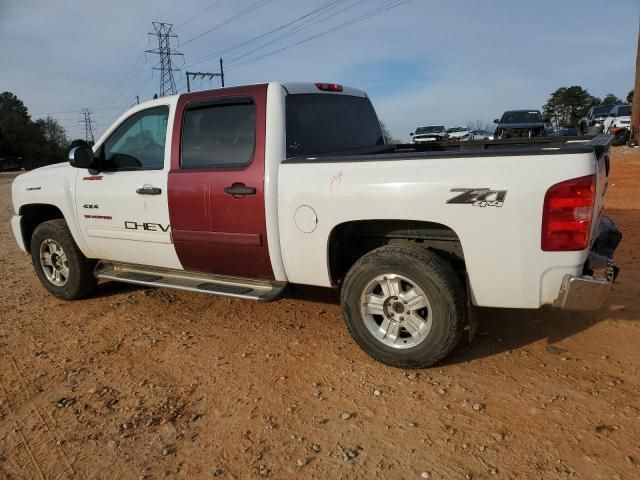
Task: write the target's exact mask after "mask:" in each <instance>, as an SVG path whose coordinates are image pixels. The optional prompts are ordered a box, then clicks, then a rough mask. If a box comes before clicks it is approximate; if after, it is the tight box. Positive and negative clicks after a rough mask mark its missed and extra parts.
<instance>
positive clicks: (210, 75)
mask: <svg viewBox="0 0 640 480" xmlns="http://www.w3.org/2000/svg"><path fill="white" fill-rule="evenodd" d="M186 75H187V92H190V91H191V83H190V82H189V77H193V78H194V80H195V79H196V78H200V79H204V78H208V79H209V85H211V80H213V79H214V78H219V79H220V81H221V83H222V87H224V68H223V66H222V57H221V58H220V72H189V71H187V72H186Z"/></svg>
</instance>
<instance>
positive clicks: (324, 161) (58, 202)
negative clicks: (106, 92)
mask: <svg viewBox="0 0 640 480" xmlns="http://www.w3.org/2000/svg"><path fill="white" fill-rule="evenodd" d="M609 141H610V136H607V135H601V136H598V137H595V138H593V139H582V140H580V141H575V140H572V141H565V140H562V139H561V138H541V139H534V140H532V139H520V140H518V141H514V140H505V141H499V142H490V141H478V142H475V141H471V142H465V143H464V144H451V143H450V142H445V143H440V142H432V143H427V144H423V145H417V144H412V145H385V144H384V141H383V135H382V132H381V129H380V124H379V121H378V119H377V117H376V114H375V111H374V109H373V107H372V105H371V102H370V101H369V99H368V97H367V95H366V94H365V93H364V92H362V91H360V90H356V89H354V88H348V87H343V86H341V85H338V84H327V83H316V84H313V83H310V84H306V83H304V84H303V83H269V84H262V85H250V86H243V87H233V88H224V89H220V90H210V91H203V92H196V93H187V94H181V95H176V96H171V97H165V98H160V99H157V100H153V101H150V102H146V103H143V104H140V105H137V106H135V107H134V108H132V109H130V110H129V111H128V112H126V113H125V114H123V115H122V116H121V117H120V118H119V119H118V120H117V121H116V122H115V123H114V125H113V126H112V127H110V128H109V129H108V130H107V131H106V132H105V134H104V135H103V136H102V137H101V138H100V139H99V140H98V142H97V143H96V144H95V145H94V146H93V148H92V149H91V148H89V147H82V146H81V147H77V148H75V149H73V150H72V151H71V152H70V160H69V163H65V164H58V165H51V166H48V167H44V168H40V169H37V170H34V171H32V172H29V173H25V174H23V175H20V176H19V177H17V178H16V179H15V181H14V182H13V192H12V193H13V203H14V209H15V215H14V216H13V219H12V227H13V231H14V234H15V238H16V240H17V242H18V244H19V246H20V248H21V249H22V250H23V251H25V252H28V253H30V254H31V257H32V260H33V265H34V267H35V271H36V273H37V275H38V277H39V278H40V280H41V281H42V284H43V285H44V286H45V288H46V289H47V290H49V291H50V292H51V293H52V294H53V295H55V296H57V297H59V298H63V299H66V300H72V299H77V298H81V297H84V296H86V295H88V294H90V293H91V292H92V291H93V290H94V288H95V287H96V284H97V282H98V280H100V279H104V280H113V281H120V282H129V283H134V284H139V285H146V286H156V287H166V288H176V289H182V290H188V291H193V292H201V293H204V294H214V295H226V296H230V297H236V298H245V299H254V300H262V301H266V300H272V299H275V298H276V297H277V296H278V295H279V294H280V293H281V292H282V290H283V289H284V288H285V286H286V285H287V284H288V283H297V284H308V285H317V286H323V287H339V288H341V303H342V307H343V311H344V316H345V319H346V324H347V327H348V329H349V331H350V332H351V334H352V335H353V337H354V339H355V340H356V341H357V342H358V344H360V345H361V346H362V347H363V348H364V349H365V350H366V351H367V352H368V353H369V354H371V355H372V356H373V357H374V358H376V359H378V360H380V361H382V362H385V363H388V364H391V365H396V366H403V367H423V366H428V365H432V364H433V363H435V362H438V361H439V360H441V359H442V358H444V357H445V356H446V355H447V354H448V353H449V352H450V351H451V350H452V349H453V347H454V346H455V345H456V343H457V342H458V341H459V339H460V337H461V335H462V333H463V331H464V330H465V329H467V328H468V327H470V325H469V318H470V317H473V316H472V315H469V314H468V312H469V310H470V309H472V308H473V307H474V306H486V307H509V308H513V307H516V308H539V307H541V306H543V305H553V306H556V307H559V308H567V309H596V308H598V307H600V305H601V304H602V303H603V301H604V298H605V296H606V294H607V291H608V289H609V286H610V284H611V282H613V280H614V278H615V275H616V274H617V269H616V268H615V267H614V265H613V263H612V260H611V258H612V256H613V251H614V250H615V248H616V246H617V244H618V242H619V240H620V234H619V232H618V231H617V229H616V228H615V226H614V225H613V223H612V222H611V221H610V220H609V219H608V218H607V217H606V216H604V215H603V206H604V194H605V191H606V187H607V175H608V170H609V155H608V151H609ZM471 326H472V325H471Z"/></svg>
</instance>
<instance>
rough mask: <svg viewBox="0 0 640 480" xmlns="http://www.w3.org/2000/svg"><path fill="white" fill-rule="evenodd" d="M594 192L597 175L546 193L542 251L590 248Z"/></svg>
mask: <svg viewBox="0 0 640 480" xmlns="http://www.w3.org/2000/svg"><path fill="white" fill-rule="evenodd" d="M595 191H596V177H595V175H589V176H587V177H580V178H574V179H572V180H567V181H566V182H561V183H557V184H555V185H553V186H552V187H551V188H550V189H549V190H547V194H546V195H545V196H544V210H543V212H542V250H544V251H547V252H555V251H569V250H584V249H585V248H587V247H588V246H589V232H590V231H591V220H592V217H593V203H594V198H595Z"/></svg>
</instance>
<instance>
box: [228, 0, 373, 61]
mask: <svg viewBox="0 0 640 480" xmlns="http://www.w3.org/2000/svg"><path fill="white" fill-rule="evenodd" d="M365 1H366V0H358V1H357V2H355V3H352V4H351V5H348V6H346V7H345V8H343V9H341V10H338V11H337V12H332V13H330V14H329V15H325V16H324V17H323V18H319V19H316V18H314V19H309V20H307V21H306V22H304V23H303V24H302V25H299V26H298V27H296V28H295V29H293V30H291V31H289V32H285V33H283V34H282V35H279V36H277V37H276V38H273V39H271V40H270V41H268V42H266V43H263V44H262V45H260V46H258V47H256V48H254V49H253V50H250V51H248V52H245V53H243V54H241V55H238V56H237V57H234V58H232V59H231V60H230V61H231V62H237V61H238V60H240V59H241V58H245V57H247V56H249V55H251V54H252V53H255V52H257V51H258V50H262V49H263V48H265V47H268V46H269V45H273V44H274V43H276V42H278V41H280V40H283V39H285V38H288V37H291V36H292V35H295V34H296V33H299V32H301V31H303V30H306V29H308V28H312V27H315V26H316V25H318V24H320V23H322V22H324V21H326V20H329V19H330V18H333V17H335V16H336V15H340V14H341V13H344V12H346V11H347V10H350V9H352V8H353V7H356V6H358V5H360V4H361V3H364V2H365ZM324 13H325V14H326V13H327V12H324ZM321 16H322V15H319V17H321ZM312 20H316V21H312Z"/></svg>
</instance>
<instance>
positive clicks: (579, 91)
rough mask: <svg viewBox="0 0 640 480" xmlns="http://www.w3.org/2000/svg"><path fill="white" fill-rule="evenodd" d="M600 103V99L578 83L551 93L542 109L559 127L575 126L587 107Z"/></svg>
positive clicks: (585, 112)
mask: <svg viewBox="0 0 640 480" xmlns="http://www.w3.org/2000/svg"><path fill="white" fill-rule="evenodd" d="M599 104H600V99H599V98H597V97H594V96H593V95H591V94H590V93H589V92H588V91H587V90H585V89H584V88H582V87H580V86H579V85H573V86H571V87H561V88H559V89H557V90H556V91H555V92H553V93H552V94H551V96H550V97H549V100H547V103H545V104H544V106H543V107H542V110H543V111H544V115H545V117H549V118H551V119H552V120H554V123H557V124H558V126H561V127H575V126H576V125H577V124H578V120H580V118H582V117H584V116H585V115H586V114H587V112H588V111H589V109H590V108H591V107H593V106H595V105H599Z"/></svg>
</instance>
